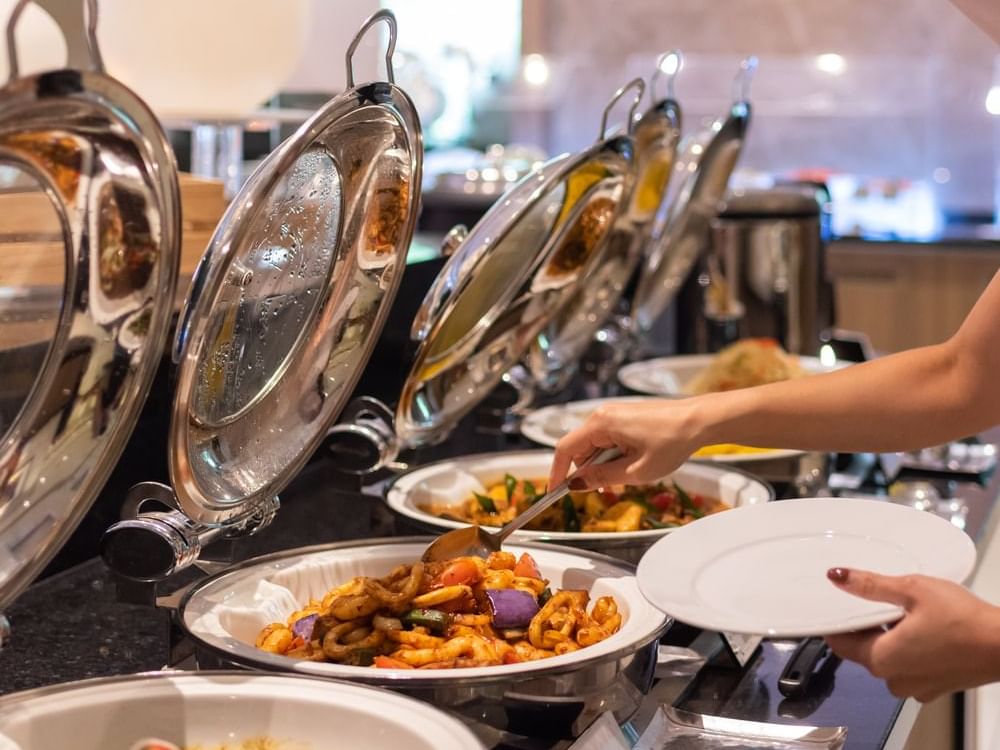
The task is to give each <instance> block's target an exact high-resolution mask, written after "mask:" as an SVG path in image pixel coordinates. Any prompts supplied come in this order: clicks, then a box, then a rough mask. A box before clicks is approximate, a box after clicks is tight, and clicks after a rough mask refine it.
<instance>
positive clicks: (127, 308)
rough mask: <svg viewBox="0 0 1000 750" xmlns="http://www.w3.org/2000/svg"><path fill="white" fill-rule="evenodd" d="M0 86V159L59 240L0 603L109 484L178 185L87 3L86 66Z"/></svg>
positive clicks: (13, 52) (8, 485)
mask: <svg viewBox="0 0 1000 750" xmlns="http://www.w3.org/2000/svg"><path fill="white" fill-rule="evenodd" d="M27 4H28V2H27V0H21V1H20V2H18V4H17V5H16V6H15V7H14V10H13V12H12V13H11V16H10V19H9V21H8V24H7V41H8V49H7V53H8V57H9V63H10V78H9V80H8V82H7V84H6V85H5V86H4V87H3V88H2V89H0V161H2V162H5V163H7V164H9V165H13V166H16V167H17V168H19V169H21V170H23V171H25V172H26V173H28V174H30V175H31V176H33V178H34V179H35V180H37V181H38V183H39V184H40V185H41V186H42V188H43V190H44V192H45V194H46V195H47V196H48V198H49V200H50V201H51V204H52V206H53V207H54V209H55V212H56V213H57V214H58V216H59V221H60V224H61V226H62V239H63V243H64V246H65V261H66V263H65V283H64V289H63V301H62V307H61V311H60V314H59V320H58V324H57V328H56V332H55V335H54V337H53V339H52V341H51V342H50V344H49V347H48V351H47V354H46V356H45V360H44V362H43V364H42V366H41V370H40V372H39V374H38V377H37V379H36V381H35V383H34V385H33V387H32V389H31V390H30V392H29V393H28V396H27V398H26V400H25V401H24V403H23V404H22V406H21V409H20V411H19V413H18V414H17V416H16V417H15V418H14V420H13V422H12V423H11V424H10V425H9V427H8V428H7V430H6V432H5V433H4V434H3V435H2V437H0V441H2V442H0V607H2V606H6V605H7V604H9V603H10V602H11V601H12V600H13V599H14V598H15V597H16V596H17V595H18V594H19V593H20V592H21V591H22V590H23V589H24V588H26V587H27V586H28V584H29V583H30V582H31V581H32V580H33V579H34V578H35V576H37V575H38V573H40V572H41V570H42V568H43V567H44V566H45V564H46V563H47V562H48V561H49V560H50V559H51V558H52V556H53V555H54V554H55V553H56V552H57V551H58V549H59V548H60V547H61V546H62V544H63V543H64V542H65V540H66V538H67V537H68V536H69V535H70V534H71V533H72V531H73V529H74V528H76V525H77V524H78V523H79V521H80V520H81V518H82V517H83V515H84V514H85V513H86V512H87V510H88V509H89V508H90V506H91V504H92V503H93V501H94V498H95V497H96V495H97V493H98V492H99V491H100V489H101V487H102V486H103V485H104V482H105V481H106V479H107V477H108V475H109V474H110V473H111V470H112V468H113V467H114V465H115V464H116V463H117V461H118V458H119V457H120V455H121V452H122V450H123V448H124V446H125V443H126V441H127V440H128V437H129V435H130V434H131V432H132V430H133V428H134V426H135V423H136V420H137V418H138V415H139V411H140V409H141V407H142V404H143V402H144V400H145V398H146V395H147V392H148V390H149V387H150V384H151V382H152V380H153V375H154V373H155V371H156V368H157V365H158V363H159V360H160V354H161V352H162V351H163V346H164V344H165V342H166V337H167V332H168V329H169V326H170V320H171V315H172V302H173V299H174V290H175V286H176V280H177V268H178V260H179V242H180V229H181V227H180V195H179V190H178V183H177V170H176V166H175V163H174V157H173V152H172V151H171V149H170V146H169V144H168V142H167V140H166V137H165V135H164V133H163V130H162V129H161V127H160V125H159V123H158V122H157V120H156V118H155V116H154V115H153V114H152V112H151V111H150V110H149V108H148V107H146V105H145V104H144V103H143V102H142V101H141V100H140V99H139V98H138V97H137V96H136V95H135V94H134V93H132V92H131V91H130V90H129V89H127V88H125V87H124V86H123V85H122V84H120V83H118V82H117V81H116V80H114V79H113V78H111V77H109V76H107V75H106V74H105V73H104V67H103V64H102V60H101V55H100V51H99V49H98V46H97V40H96V27H97V8H96V1H95V0H87V3H86V6H87V11H88V14H87V29H86V34H87V44H88V48H89V52H90V58H91V63H92V70H73V69H63V70H55V71H48V72H44V73H39V74H36V75H30V76H19V75H18V71H19V65H18V57H17V49H16V47H15V44H14V30H15V27H16V25H17V22H18V18H19V17H20V15H21V13H22V12H23V10H24V8H25V7H26V6H27Z"/></svg>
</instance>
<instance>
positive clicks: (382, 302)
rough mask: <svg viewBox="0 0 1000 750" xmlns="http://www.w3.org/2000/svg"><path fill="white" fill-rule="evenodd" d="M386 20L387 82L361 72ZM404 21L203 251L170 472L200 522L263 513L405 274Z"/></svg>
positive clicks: (186, 327) (410, 171) (298, 461)
mask: <svg viewBox="0 0 1000 750" xmlns="http://www.w3.org/2000/svg"><path fill="white" fill-rule="evenodd" d="M380 21H381V22H385V23H386V24H388V26H389V45H388V49H387V51H386V56H385V62H386V68H387V73H388V76H387V77H388V81H381V82H375V83H366V84H363V85H356V84H355V81H354V72H353V64H352V58H353V53H354V50H355V49H356V47H357V45H358V42H359V41H360V39H361V37H362V36H363V35H364V33H365V32H366V31H367V30H368V29H369V28H371V27H372V26H373V25H374V24H376V23H378V22H380ZM395 39H396V23H395V18H394V16H393V15H392V14H391V13H390V12H389V11H385V10H383V11H379V12H377V13H375V14H374V15H373V16H372V17H371V18H369V19H368V20H367V21H366V22H365V23H364V25H363V26H362V28H361V30H360V31H359V32H358V34H357V36H356V37H355V39H354V41H353V43H352V44H351V46H350V47H349V48H348V51H347V90H346V91H344V93H342V94H340V95H339V96H337V97H336V98H334V99H332V100H331V101H330V102H328V103H327V104H326V105H325V106H323V107H322V108H321V109H320V110H319V111H318V112H316V113H315V114H314V115H313V116H312V117H311V118H310V119H309V120H308V121H307V122H306V123H305V124H303V125H302V127H301V128H299V130H298V131H297V132H296V133H295V134H294V135H293V136H292V137H290V138H289V139H288V140H286V141H285V142H284V143H283V144H282V145H281V147H280V148H278V149H277V150H276V151H274V152H273V153H272V154H271V155H270V156H268V158H267V159H266V160H265V161H264V162H263V163H262V164H261V165H260V167H259V168H258V169H257V170H256V171H255V172H254V174H253V175H252V176H251V177H250V179H249V180H248V181H247V183H246V184H245V185H244V187H243V189H242V190H241V191H240V192H239V194H238V195H237V196H236V197H235V198H234V200H233V202H232V204H231V206H230V208H229V210H228V211H227V212H226V215H225V216H224V217H223V219H222V222H221V223H220V225H219V227H218V228H217V230H216V232H215V235H214V236H213V238H212V241H211V243H210V245H209V248H208V250H207V252H206V254H205V257H204V258H203V260H202V262H201V264H200V266H199V268H198V271H197V272H196V277H195V280H194V281H193V283H192V294H191V297H190V298H189V300H188V301H187V304H186V307H185V309H184V312H183V314H182V322H181V325H180V327H179V329H178V335H177V340H176V343H175V352H174V356H175V360H176V361H177V363H178V377H177V392H176V397H175V401H174V407H173V414H172V420H171V427H170V476H171V482H172V485H173V490H174V492H175V494H176V498H177V504H178V506H179V508H180V510H182V511H183V512H184V513H185V514H186V515H187V516H188V517H189V518H191V519H193V520H195V521H197V522H200V523H203V524H229V523H234V522H236V521H238V520H239V519H243V518H246V517H247V516H248V515H250V514H253V513H254V512H255V510H256V509H259V508H260V507H261V506H262V505H263V504H267V503H270V502H272V501H273V498H274V497H275V495H276V494H277V493H278V492H280V491H281V489H283V488H284V487H285V485H287V483H288V482H289V481H291V479H292V477H293V476H294V474H295V473H296V472H297V471H298V470H299V469H300V468H301V467H302V465H303V464H304V463H305V462H306V461H307V460H308V458H309V456H310V455H311V453H312V452H313V451H314V450H315V449H316V447H317V445H318V444H319V442H320V440H321V439H322V437H323V436H324V435H325V433H326V431H327V429H328V428H329V426H330V425H331V424H332V423H333V422H334V421H335V420H336V418H337V417H338V415H339V414H340V411H341V409H342V408H343V406H344V405H345V403H346V401H347V399H348V397H349V396H350V394H351V391H352V390H353V389H354V386H355V384H356V383H357V380H358V378H359V377H360V375H361V372H362V370H363V368H364V366H365V364H366V362H367V360H368V357H369V355H370V353H371V350H372V348H373V347H374V345H375V341H376V339H377V338H378V335H379V332H380V331H381V329H382V326H383V324H384V322H385V318H386V315H387V313H388V310H389V306H390V304H391V302H392V300H393V297H394V296H395V293H396V289H397V287H398V285H399V281H400V278H401V277H402V273H403V269H404V265H405V260H406V252H407V249H408V248H409V245H410V241H411V239H412V235H413V230H414V226H415V223H416V218H417V210H418V202H419V194H420V180H421V174H420V173H421V164H422V142H421V134H420V124H419V121H418V118H417V113H416V111H415V109H414V107H413V104H412V103H411V101H410V99H409V98H408V97H407V95H406V94H405V93H404V92H403V91H402V90H401V89H399V88H397V87H396V86H395V85H394V84H393V70H392V59H391V58H392V53H393V48H394V45H395Z"/></svg>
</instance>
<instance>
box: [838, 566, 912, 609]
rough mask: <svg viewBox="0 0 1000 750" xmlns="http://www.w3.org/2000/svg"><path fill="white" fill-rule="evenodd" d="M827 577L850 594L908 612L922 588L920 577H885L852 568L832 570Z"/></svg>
mask: <svg viewBox="0 0 1000 750" xmlns="http://www.w3.org/2000/svg"><path fill="white" fill-rule="evenodd" d="M826 577H827V578H829V579H830V580H831V581H833V583H834V584H835V585H836V586H837V587H838V588H840V589H841V590H843V591H846V592H847V593H848V594H853V595H854V596H858V597H861V598H862V599H869V600H870V601H875V602H888V603H889V604H896V605H898V606H900V607H902V608H903V609H906V610H910V609H912V608H913V602H914V597H915V596H916V595H917V593H918V589H919V586H920V577H919V576H884V575H879V574H878V573H871V572H869V571H867V570H852V569H850V568H830V570H828V571H827V573H826Z"/></svg>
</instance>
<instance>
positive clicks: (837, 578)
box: [826, 568, 851, 583]
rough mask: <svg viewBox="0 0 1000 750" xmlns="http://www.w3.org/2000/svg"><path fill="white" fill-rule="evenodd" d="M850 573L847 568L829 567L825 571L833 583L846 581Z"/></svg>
mask: <svg viewBox="0 0 1000 750" xmlns="http://www.w3.org/2000/svg"><path fill="white" fill-rule="evenodd" d="M850 575H851V571H850V570H848V569H847V568H830V569H829V570H828V571H826V577H827V578H829V579H830V580H831V581H833V582H834V583H847V579H848V578H849V577H850Z"/></svg>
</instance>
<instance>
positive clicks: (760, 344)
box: [684, 338, 806, 396]
mask: <svg viewBox="0 0 1000 750" xmlns="http://www.w3.org/2000/svg"><path fill="white" fill-rule="evenodd" d="M805 374H806V372H805V370H803V369H802V366H801V365H800V364H799V361H798V358H796V357H794V356H792V355H790V354H788V353H787V352H786V351H785V350H784V349H782V348H781V347H780V346H779V345H778V342H777V341H775V340H774V339H767V338H757V339H744V340H742V341H737V342H736V343H735V344H730V345H729V346H727V347H726V348H725V349H723V350H722V351H720V352H719V353H718V354H717V355H716V357H715V359H714V360H712V363H711V364H710V365H709V366H708V367H706V368H705V369H704V370H702V371H701V372H699V373H698V374H697V375H695V376H694V378H692V379H691V382H689V383H688V384H687V385H686V386H685V388H684V390H685V391H686V392H687V393H688V394H690V395H692V396H697V395H701V394H703V393H716V392H718V391H735V390H738V389H740V388H751V387H753V386H756V385H766V384H768V383H777V382H780V381H782V380H790V379H791V378H798V377H801V376H803V375H805Z"/></svg>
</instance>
